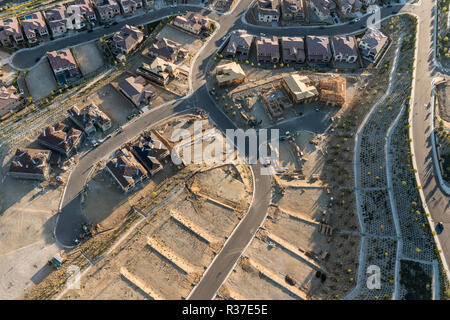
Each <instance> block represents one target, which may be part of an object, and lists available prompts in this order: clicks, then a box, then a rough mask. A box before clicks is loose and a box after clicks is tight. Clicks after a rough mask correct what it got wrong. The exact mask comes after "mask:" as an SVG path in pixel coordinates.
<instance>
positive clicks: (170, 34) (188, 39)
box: [157, 25, 203, 67]
mask: <svg viewBox="0 0 450 320" xmlns="http://www.w3.org/2000/svg"><path fill="white" fill-rule="evenodd" d="M157 38H168V39H170V40H172V41H175V42H178V43H179V44H181V45H182V46H183V48H185V49H187V50H189V57H187V58H186V59H185V60H184V62H183V64H184V65H186V66H187V67H190V65H191V62H192V58H193V57H194V56H195V54H196V53H197V52H198V51H199V50H200V48H201V47H202V45H203V43H202V41H201V40H199V39H197V38H195V37H194V36H191V35H189V34H187V33H186V32H182V31H180V30H178V29H175V28H173V27H171V26H170V25H166V26H165V27H164V28H162V30H161V31H160V32H159V34H158V35H157Z"/></svg>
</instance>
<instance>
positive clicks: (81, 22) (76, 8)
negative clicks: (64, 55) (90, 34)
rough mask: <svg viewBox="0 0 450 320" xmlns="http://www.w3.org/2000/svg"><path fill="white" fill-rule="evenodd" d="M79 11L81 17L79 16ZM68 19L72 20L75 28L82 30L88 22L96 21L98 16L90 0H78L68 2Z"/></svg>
mask: <svg viewBox="0 0 450 320" xmlns="http://www.w3.org/2000/svg"><path fill="white" fill-rule="evenodd" d="M77 12H79V13H80V15H81V17H79V18H78V17H77V16H76V13H77ZM67 14H68V17H67V19H68V20H69V21H70V22H71V24H72V26H73V29H75V30H80V29H83V28H85V27H86V22H89V23H96V21H97V16H96V15H95V11H94V8H93V7H92V5H91V3H90V2H89V0H77V1H74V2H71V3H68V4H67Z"/></svg>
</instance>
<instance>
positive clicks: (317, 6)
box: [257, 0, 377, 23]
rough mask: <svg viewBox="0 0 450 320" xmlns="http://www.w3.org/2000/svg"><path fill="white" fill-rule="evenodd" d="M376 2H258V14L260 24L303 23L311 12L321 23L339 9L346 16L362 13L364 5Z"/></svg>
mask: <svg viewBox="0 0 450 320" xmlns="http://www.w3.org/2000/svg"><path fill="white" fill-rule="evenodd" d="M376 2H377V0H336V1H333V0H258V2H257V13H258V20H259V22H266V23H270V22H277V21H280V20H283V21H295V22H299V23H303V22H304V21H305V16H306V13H307V12H308V10H311V11H313V12H314V14H315V15H316V17H317V18H318V19H319V20H320V21H327V20H328V19H330V17H331V14H332V13H333V12H336V9H337V8H339V11H340V12H341V13H342V15H344V16H345V15H349V14H351V13H353V12H357V11H360V10H361V8H362V6H363V5H365V6H368V5H373V4H375V3H376ZM307 6H309V9H307Z"/></svg>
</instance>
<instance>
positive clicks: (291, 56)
mask: <svg viewBox="0 0 450 320" xmlns="http://www.w3.org/2000/svg"><path fill="white" fill-rule="evenodd" d="M281 52H282V58H283V61H284V62H285V63H290V62H298V63H303V62H305V40H303V38H302V37H282V38H281Z"/></svg>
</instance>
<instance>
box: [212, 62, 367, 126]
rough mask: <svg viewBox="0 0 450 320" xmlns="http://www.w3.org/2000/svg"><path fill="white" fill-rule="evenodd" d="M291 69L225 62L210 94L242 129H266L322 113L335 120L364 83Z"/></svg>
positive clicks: (351, 77)
mask: <svg viewBox="0 0 450 320" xmlns="http://www.w3.org/2000/svg"><path fill="white" fill-rule="evenodd" d="M289 69H291V70H292V71H293V69H292V68H284V69H282V70H278V69H277V70H270V71H269V70H264V69H256V68H251V67H249V66H248V65H246V64H241V65H239V64H237V63H235V62H231V63H230V62H226V60H225V61H224V60H222V61H220V62H218V63H217V67H216V68H215V69H214V70H213V71H212V73H211V74H210V82H211V84H210V93H211V95H212V96H213V98H214V99H215V100H216V102H217V103H218V104H219V105H221V106H222V107H223V109H224V111H225V112H226V113H227V114H228V115H230V117H232V119H233V120H234V121H235V122H236V124H237V125H238V126H239V127H242V128H248V127H267V126H272V125H275V124H276V123H279V122H281V121H286V120H290V119H293V118H299V117H302V116H304V115H308V114H309V113H311V112H314V111H319V110H320V111H322V112H324V113H327V115H328V116H329V117H332V116H333V115H334V114H336V113H337V112H339V111H340V110H341V109H345V108H346V107H347V106H348V105H349V104H351V103H352V99H351V98H350V97H352V96H353V95H352V93H353V91H354V90H355V88H356V86H358V85H360V84H361V83H359V82H360V81H361V77H359V76H355V75H348V76H346V75H339V76H336V75H333V74H314V73H307V74H302V73H301V72H295V71H294V72H287V71H288V70H289ZM224 70H225V71H224ZM358 83H359V84H358Z"/></svg>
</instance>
